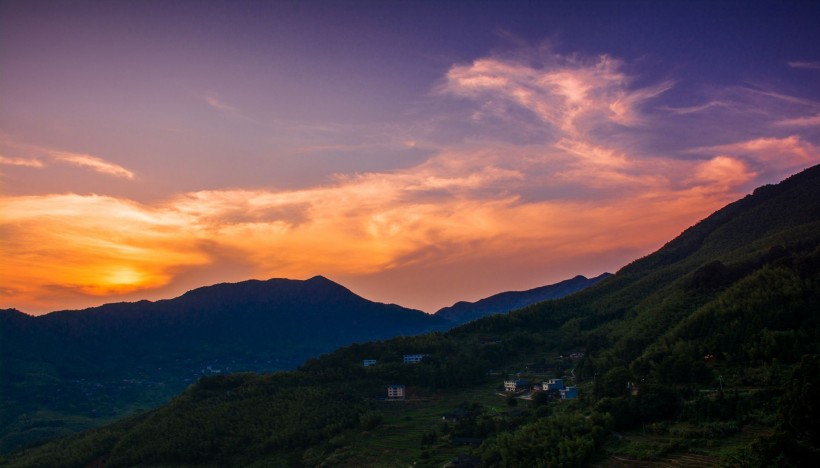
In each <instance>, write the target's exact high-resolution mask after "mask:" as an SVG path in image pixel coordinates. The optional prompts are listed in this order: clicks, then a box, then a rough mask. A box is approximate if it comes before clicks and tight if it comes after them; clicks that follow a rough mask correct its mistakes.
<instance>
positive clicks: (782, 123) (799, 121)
mask: <svg viewBox="0 0 820 468" xmlns="http://www.w3.org/2000/svg"><path fill="white" fill-rule="evenodd" d="M774 124H775V125H776V126H778V127H820V114H815V115H808V116H804V117H794V118H790V119H783V120H778V121H776V122H775V123H774Z"/></svg>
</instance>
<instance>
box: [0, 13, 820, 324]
mask: <svg viewBox="0 0 820 468" xmlns="http://www.w3.org/2000/svg"><path fill="white" fill-rule="evenodd" d="M750 3H753V5H751V6H750V5H746V4H744V3H740V2H720V1H687V2H649V1H622V2H589V1H544V2H475V1H471V2H467V1H464V2H458V1H454V2H432V1H429V2H388V1H378V2H376V1H373V2H284V1H282V2H200V1H190V2H183V1H179V2H153V1H139V2H73V1H58V2H38V1H25V2H23V1H2V2H0V184H1V185H0V190H2V191H1V192H0V196H1V197H2V211H0V236H2V237H0V241H1V242H2V244H0V254H1V255H2V257H3V258H4V259H5V260H4V266H3V268H2V270H0V307H16V308H19V309H21V310H23V311H26V312H30V313H43V312H46V311H49V310H55V309H61V308H75V307H84V306H90V305H96V304H100V303H103V302H111V301H119V300H133V299H138V298H150V299H156V298H162V297H171V296H174V295H177V294H180V293H182V292H184V291H185V290H187V289H190V288H192V287H196V286H201V285H205V284H210V283H215V282H222V281H239V280H243V279H248V278H268V277H293V278H307V277H310V276H313V275H317V274H323V275H326V276H328V277H330V278H331V279H334V280H336V281H339V282H341V283H342V284H344V285H346V286H348V287H350V288H351V289H353V290H354V292H357V293H360V294H362V295H364V296H365V297H368V298H371V299H374V300H380V301H385V302H397V303H400V304H402V305H405V306H408V307H416V308H421V309H424V310H427V311H434V310H436V309H438V308H439V307H442V306H445V305H449V304H451V303H453V302H455V301H457V300H475V299H478V298H481V297H485V296H487V295H490V294H493V293H496V292H499V291H503V290H509V289H526V288H531V287H535V286H539V285H542V284H547V283H551V282H555V281H560V280H562V279H566V278H569V277H572V276H574V275H576V274H585V275H597V274H599V273H601V272H603V271H614V270H617V269H618V268H620V267H621V266H623V265H624V264H626V263H628V262H629V261H631V260H633V259H635V258H637V257H639V256H642V255H646V254H647V253H650V252H651V251H653V250H654V249H656V248H658V247H660V246H661V245H662V244H663V243H664V242H666V241H668V240H669V239H671V238H672V237H674V236H675V235H677V234H678V233H680V232H681V231H682V230H683V229H685V228H686V227H688V226H689V225H691V224H693V223H695V222H697V221H698V220H700V219H702V218H703V217H705V216H706V215H708V214H709V213H711V212H712V211H714V210H715V209H718V208H720V207H721V206H723V205H724V204H725V203H727V202H730V201H732V200H734V199H736V198H738V197H741V196H743V195H744V194H746V193H748V192H749V191H750V190H751V189H753V188H754V187H756V186H758V185H761V184H764V183H774V182H777V181H779V180H781V179H782V178H783V177H785V176H788V175H790V174H792V173H795V172H797V171H799V170H801V169H803V168H805V167H808V166H811V165H814V164H817V163H818V162H820V150H819V149H818V145H820V47H818V45H817V44H820V28H818V27H817V25H818V24H820V4H818V2H809V1H806V2H799V1H792V2H782V1H780V2H750Z"/></svg>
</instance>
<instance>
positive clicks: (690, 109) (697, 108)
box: [660, 100, 731, 115]
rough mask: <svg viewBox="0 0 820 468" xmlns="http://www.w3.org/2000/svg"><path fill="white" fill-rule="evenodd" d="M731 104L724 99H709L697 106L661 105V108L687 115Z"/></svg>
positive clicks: (727, 106)
mask: <svg viewBox="0 0 820 468" xmlns="http://www.w3.org/2000/svg"><path fill="white" fill-rule="evenodd" d="M730 107H731V105H730V104H728V103H726V102H723V101H718V100H714V101H709V102H707V103H705V104H699V105H697V106H687V107H669V106H661V107H660V109H662V110H666V111H669V112H670V113H672V114H677V115H687V114H695V113H698V112H704V111H707V110H710V109H714V108H730Z"/></svg>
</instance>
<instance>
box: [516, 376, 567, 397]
mask: <svg viewBox="0 0 820 468" xmlns="http://www.w3.org/2000/svg"><path fill="white" fill-rule="evenodd" d="M529 386H530V382H529V380H527V379H516V380H505V381H504V391H505V392H509V393H517V392H523V391H525V390H528V389H530V387H529ZM531 390H533V391H536V392H541V391H543V392H548V391H550V390H555V391H558V392H559V394H560V395H561V399H562V400H572V399H574V398H578V387H576V386H571V387H567V386H564V379H549V380H547V381H544V382H542V383H541V384H540V385H535V386H533V387H532V389H531Z"/></svg>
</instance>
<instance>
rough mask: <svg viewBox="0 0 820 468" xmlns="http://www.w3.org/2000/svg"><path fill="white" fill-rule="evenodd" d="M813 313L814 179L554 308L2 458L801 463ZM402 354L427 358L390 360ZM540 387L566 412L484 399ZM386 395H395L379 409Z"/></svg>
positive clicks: (773, 192) (807, 425)
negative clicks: (369, 362)
mask: <svg viewBox="0 0 820 468" xmlns="http://www.w3.org/2000/svg"><path fill="white" fill-rule="evenodd" d="M818 312H820V167H815V168H813V169H810V170H808V171H805V172H803V173H801V174H799V175H797V176H794V177H792V178H790V179H789V180H787V181H785V182H783V183H781V184H779V185H777V186H773V187H764V188H762V189H759V190H757V191H756V192H755V194H754V195H753V196H749V197H747V198H744V199H743V200H740V201H738V202H736V203H734V204H732V205H729V206H728V207H726V208H725V209H723V210H721V211H719V212H717V213H715V214H714V215H712V216H710V217H709V218H707V219H706V220H704V221H703V222H701V223H699V224H698V225H696V226H694V227H692V228H690V229H688V230H687V231H686V232H684V233H683V234H682V235H681V236H680V237H678V238H676V239H675V240H673V241H671V242H669V243H668V244H667V245H666V246H664V248H662V249H661V250H659V251H658V252H656V253H654V254H652V255H650V256H648V257H645V258H643V259H640V260H638V261H636V262H634V263H632V264H630V265H629V266H627V267H625V268H624V269H622V270H621V271H620V272H618V273H617V274H616V275H615V276H613V277H611V278H608V279H606V280H603V281H602V282H601V283H599V284H598V285H596V286H595V287H593V288H590V289H588V290H585V291H582V292H581V293H578V294H576V295H573V296H570V297H567V298H565V299H561V300H556V301H548V302H544V303H540V304H538V305H535V306H530V307H527V308H525V309H522V310H520V311H517V312H514V313H511V314H509V315H506V316H492V317H488V318H485V319H482V320H479V321H476V322H472V323H469V324H466V325H464V326H461V327H459V328H456V329H453V330H450V331H448V332H445V333H441V332H439V333H432V334H427V335H421V336H416V337H403V338H396V339H391V340H387V341H377V342H368V343H361V344H356V345H352V346H348V347H346V348H342V349H339V350H337V351H335V352H333V353H331V354H327V355H323V356H319V357H317V358H314V359H311V360H309V361H307V362H305V363H304V365H303V366H302V367H301V368H299V369H298V370H297V371H295V372H287V373H277V374H271V375H252V374H242V375H232V376H222V377H210V378H206V379H202V380H200V381H199V382H198V383H197V384H195V385H193V386H192V387H191V388H189V389H188V390H187V391H185V392H184V393H183V394H182V395H180V396H178V397H177V398H175V399H174V400H173V401H172V402H171V403H170V404H169V405H166V406H164V407H162V408H160V409H157V410H154V411H151V412H148V413H145V414H142V415H138V416H135V417H132V418H129V419H126V420H123V421H121V422H119V423H116V424H114V425H112V426H109V427H106V428H102V429H98V430H95V431H91V432H88V433H85V434H82V435H79V436H73V437H69V438H66V439H62V440H58V441H54V442H50V443H46V444H44V445H42V446H40V447H37V448H33V449H28V450H23V451H19V452H16V453H14V454H12V455H11V456H9V457H7V458H5V459H3V460H2V462H4V463H6V464H8V465H10V466H42V465H44V464H45V465H50V464H51V465H53V464H60V465H69V466H71V465H74V466H83V465H91V464H96V465H102V466H133V465H139V464H145V465H192V464H204V465H220V466H253V464H258V465H259V466H269V465H282V466H317V465H322V464H324V465H327V466H330V465H332V466H396V465H410V464H416V466H442V465H443V464H444V463H447V462H449V461H452V460H454V459H456V458H457V457H459V456H461V457H474V458H472V459H469V460H480V461H481V463H482V464H483V465H485V466H508V467H512V466H526V465H535V466H584V465H588V464H590V463H602V464H605V466H627V465H640V466H652V463H658V464H659V465H662V464H664V463H665V464H673V463H679V462H681V460H693V463H694V461H697V462H698V463H700V464H701V466H703V464H706V465H710V464H711V465H716V464H724V465H726V466H763V465H768V466H815V461H816V460H817V459H818V455H820V453H818V449H820V425H818V421H819V420H820V419H819V418H818V416H820V415H818V406H817V405H818V401H820V398H818V397H820V316H818ZM417 353H419V354H427V355H428V356H427V357H426V358H425V359H424V360H423V361H422V362H421V363H418V364H404V363H403V362H402V355H403V354H417ZM570 353H579V354H575V356H574V357H567V356H569V355H570ZM363 359H377V360H378V364H377V365H375V366H372V367H367V368H365V367H363V366H362V360H363ZM555 377H563V378H565V379H567V380H571V379H575V381H576V383H577V385H578V386H579V387H580V398H578V399H576V400H564V401H555V400H552V399H550V398H549V397H544V396H535V395H531V396H530V398H529V399H526V398H513V399H511V397H508V396H505V395H503V388H499V387H500V386H501V384H502V381H503V380H504V379H505V378H527V379H529V380H530V381H531V382H540V381H542V380H544V379H548V378H555ZM389 384H404V385H406V388H407V399H406V400H404V401H385V400H384V395H385V390H386V387H387V385H389ZM498 393H502V394H501V395H499V394H498ZM508 401H510V402H515V403H514V404H508V403H507V402H508ZM442 418H444V419H442ZM624 464H626V465H624Z"/></svg>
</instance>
